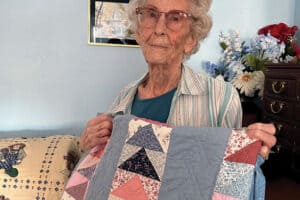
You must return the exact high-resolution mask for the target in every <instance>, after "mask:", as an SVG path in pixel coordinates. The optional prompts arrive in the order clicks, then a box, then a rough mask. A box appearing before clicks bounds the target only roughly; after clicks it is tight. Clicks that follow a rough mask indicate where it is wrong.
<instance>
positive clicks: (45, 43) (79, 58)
mask: <svg viewBox="0 0 300 200" xmlns="http://www.w3.org/2000/svg"><path fill="white" fill-rule="evenodd" d="M296 5H297V7H298V8H299V1H297V2H296ZM87 10H88V8H87V0H83V1H73V0H64V1H61V0H51V1H46V0H26V1H19V0H1V1H0V27H1V31H0V95H1V96H0V131H3V130H19V129H59V128H70V127H79V128H81V127H83V126H84V125H85V123H86V121H87V120H88V119H89V118H91V117H92V116H94V115H95V114H96V112H101V111H102V112H103V111H106V110H107V107H108V106H109V105H110V102H111V101H112V100H113V97H114V96H116V95H117V93H118V92H119V90H120V89H121V87H122V86H123V85H125V84H126V83H128V82H129V81H131V80H134V79H136V78H138V77H139V76H141V75H142V74H143V73H144V72H145V71H146V69H147V68H146V64H145V62H144V60H143V57H142V55H141V53H140V50H139V49H138V48H124V47H107V46H90V45H88V44H87ZM298 10H299V9H298ZM212 16H213V18H214V28H213V30H212V32H211V34H210V36H209V38H208V39H207V40H206V41H204V43H203V45H202V47H201V51H200V52H199V53H197V54H196V55H194V56H192V58H191V60H190V61H188V64H189V65H191V66H192V67H193V68H194V69H196V70H198V71H201V62H202V61H203V60H217V58H218V55H219V52H220V49H219V47H218V42H217V39H218V34H219V32H220V31H228V30H230V29H238V30H240V33H241V35H242V37H243V38H249V37H252V36H254V35H255V33H256V31H257V29H258V28H259V27H261V26H264V25H267V24H270V23H278V22H280V21H283V22H285V23H287V24H289V25H293V24H294V23H295V22H296V23H297V24H298V25H300V20H299V14H298V15H297V14H295V0H286V1H284V3H282V0H264V1H261V0H247V1H240V0H226V1H218V0H215V1H214V3H213V7H212ZM294 18H297V19H296V20H295V19H294Z"/></svg>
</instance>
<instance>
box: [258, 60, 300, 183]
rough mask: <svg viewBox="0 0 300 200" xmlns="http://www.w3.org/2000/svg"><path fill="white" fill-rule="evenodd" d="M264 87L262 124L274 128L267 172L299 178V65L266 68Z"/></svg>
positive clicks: (269, 66)
mask: <svg viewBox="0 0 300 200" xmlns="http://www.w3.org/2000/svg"><path fill="white" fill-rule="evenodd" d="M264 87H265V88H264V97H263V111H262V121H263V122H273V123H274V124H275V126H276V128H277V133H276V137H277V144H276V145H275V147H274V148H273V152H274V153H272V154H271V156H270V160H269V161H268V162H267V163H266V165H269V166H268V168H270V169H271V171H272V172H268V173H273V175H274V174H278V173H286V172H289V171H291V172H292V174H293V176H294V175H295V176H296V177H298V178H300V64H272V65H268V66H267V68H266V72H265V86H264ZM270 169H269V170H270ZM298 178H297V179H298Z"/></svg>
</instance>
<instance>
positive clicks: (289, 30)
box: [258, 23, 298, 43]
mask: <svg viewBox="0 0 300 200" xmlns="http://www.w3.org/2000/svg"><path fill="white" fill-rule="evenodd" d="M297 30H298V27H297V26H292V27H289V26H288V25H286V24H285V23H279V24H271V25H268V26H265V27H263V28H261V29H259V30H258V34H264V35H267V34H268V33H270V34H271V35H272V36H273V37H275V38H277V39H278V40H280V42H284V43H287V42H289V40H290V38H291V37H293V36H294V35H295V33H296V31H297Z"/></svg>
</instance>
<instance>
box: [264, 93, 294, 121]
mask: <svg viewBox="0 0 300 200" xmlns="http://www.w3.org/2000/svg"><path fill="white" fill-rule="evenodd" d="M264 109H265V111H266V112H267V113H268V114H270V115H273V116H274V117H278V118H283V119H284V120H286V119H291V120H294V113H295V103H293V102H287V101H282V100H277V99H273V98H268V97H265V98H264Z"/></svg>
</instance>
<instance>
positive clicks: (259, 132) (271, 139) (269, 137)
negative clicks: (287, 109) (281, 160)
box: [247, 123, 276, 160]
mask: <svg viewBox="0 0 300 200" xmlns="http://www.w3.org/2000/svg"><path fill="white" fill-rule="evenodd" d="M275 133H276V128H275V126H274V125H273V124H264V123H254V124H251V125H249V126H248V129H247V134H248V135H249V136H250V137H253V138H256V139H259V140H261V141H262V142H263V145H262V147H261V149H260V155H261V156H262V157H263V158H264V159H265V160H266V159H268V156H269V153H270V150H271V148H272V147H273V146H274V145H275V144H276V137H275V136H274V135H275Z"/></svg>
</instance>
